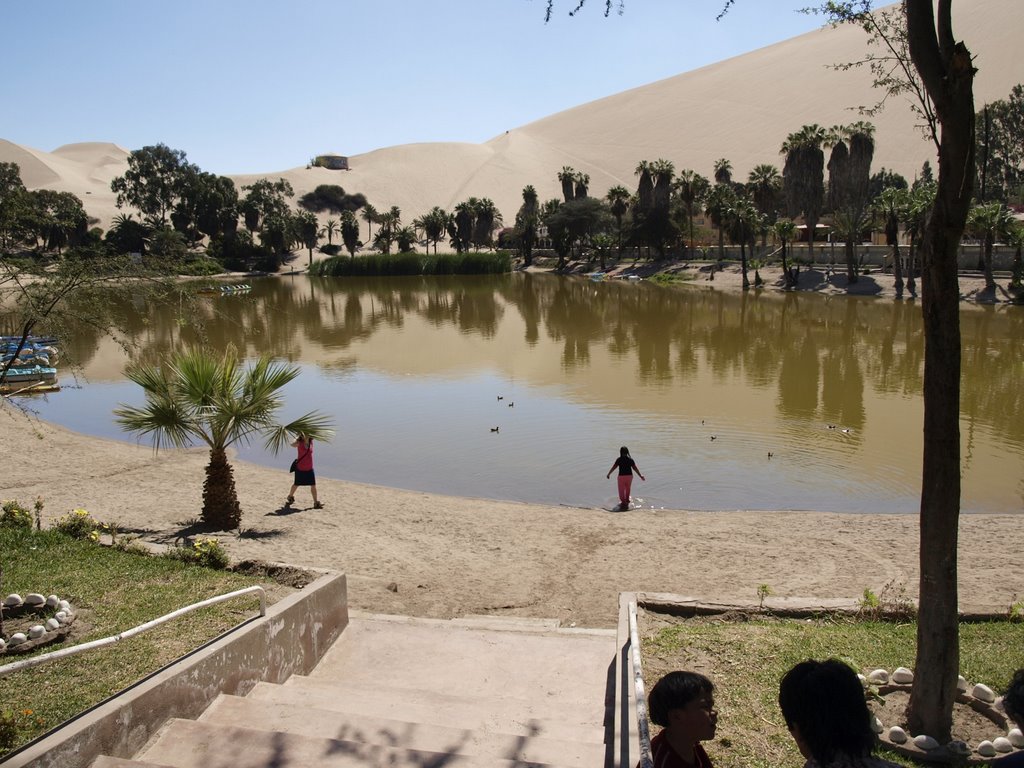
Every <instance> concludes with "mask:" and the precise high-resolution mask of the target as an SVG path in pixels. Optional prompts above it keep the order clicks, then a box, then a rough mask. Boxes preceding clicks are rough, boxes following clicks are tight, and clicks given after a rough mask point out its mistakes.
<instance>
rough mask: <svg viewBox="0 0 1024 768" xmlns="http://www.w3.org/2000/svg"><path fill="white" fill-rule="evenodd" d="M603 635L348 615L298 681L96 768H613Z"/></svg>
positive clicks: (481, 620)
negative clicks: (346, 622)
mask: <svg viewBox="0 0 1024 768" xmlns="http://www.w3.org/2000/svg"><path fill="white" fill-rule="evenodd" d="M615 656H616V633H615V631H614V630H607V631H605V630H579V631H577V630H562V629H558V628H557V626H556V623H555V622H550V621H542V620H531V619H508V620H506V619H495V618H493V617H478V618H469V619H460V620H454V621H435V620H429V619H409V618H402V617H384V616H368V615H362V616H353V617H351V620H350V623H349V625H348V627H347V628H346V629H345V631H344V632H343V633H342V636H341V638H340V639H339V640H338V641H337V642H336V643H335V644H334V645H333V646H332V647H331V648H330V649H329V650H328V651H327V652H326V653H325V655H324V657H323V658H322V660H321V661H320V663H319V664H318V665H317V666H316V667H315V669H313V670H312V671H311V672H310V673H309V674H308V675H292V676H291V677H290V678H288V679H287V680H286V681H285V682H284V683H281V684H273V683H266V682H260V683H257V684H256V685H255V687H254V688H253V689H252V690H251V691H249V693H248V694H247V695H246V696H232V695H226V694H221V695H219V696H218V697H217V698H216V700H215V701H214V702H213V704H212V705H211V706H210V707H209V708H207V709H206V711H205V712H204V713H203V714H202V715H201V716H200V717H199V718H198V720H185V719H173V720H171V721H169V722H168V723H167V724H166V725H165V726H164V727H163V728H162V729H161V730H160V732H159V733H158V734H157V735H156V737H155V738H154V739H152V740H151V741H150V743H149V744H148V745H147V746H146V747H145V748H144V749H143V750H142V751H141V752H140V753H139V754H138V755H136V757H135V759H134V760H126V759H122V758H113V757H105V756H104V757H99V758H97V759H96V760H95V761H94V762H93V764H92V765H93V766H94V768H120V767H127V766H137V767H140V768H155V767H156V766H165V767H166V768H229V766H230V768H271V767H273V768H285V766H288V767H291V766H302V767H303V768H307V767H310V768H311V767H313V766H325V767H330V768H335V766H360V767H361V768H364V767H365V766H389V767H390V768H401V767H402V766H453V767H454V766H458V767H459V768H462V766H489V767H492V768H499V767H500V766H518V767H519V768H526V766H552V767H555V766H565V767H566V768H585V767H595V768H597V767H600V766H611V765H613V764H614V761H613V760H612V755H613V747H612V745H611V741H612V739H611V736H610V734H611V722H612V717H611V708H612V704H613V702H612V698H611V696H612V690H611V689H612V688H613V687H614V686H612V685H611V684H610V682H611V680H612V676H613V674H614V662H615Z"/></svg>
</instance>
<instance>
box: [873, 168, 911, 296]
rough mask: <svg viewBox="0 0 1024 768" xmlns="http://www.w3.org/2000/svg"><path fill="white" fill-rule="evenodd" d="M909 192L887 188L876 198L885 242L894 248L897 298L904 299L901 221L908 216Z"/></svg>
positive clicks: (876, 211) (894, 276)
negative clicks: (906, 211) (906, 212)
mask: <svg viewBox="0 0 1024 768" xmlns="http://www.w3.org/2000/svg"><path fill="white" fill-rule="evenodd" d="M909 197H910V193H909V191H907V190H905V189H900V188H898V187H886V188H885V189H883V190H882V191H881V193H879V195H878V197H876V198H875V203H874V210H875V215H876V216H878V218H879V219H880V220H881V223H882V228H883V229H884V230H885V242H886V245H888V246H889V247H890V248H892V273H893V278H894V281H895V283H894V286H895V289H896V298H897V299H900V298H903V264H902V259H901V258H900V221H902V220H903V219H904V218H905V216H906V214H905V210H906V207H907V205H908V204H909Z"/></svg>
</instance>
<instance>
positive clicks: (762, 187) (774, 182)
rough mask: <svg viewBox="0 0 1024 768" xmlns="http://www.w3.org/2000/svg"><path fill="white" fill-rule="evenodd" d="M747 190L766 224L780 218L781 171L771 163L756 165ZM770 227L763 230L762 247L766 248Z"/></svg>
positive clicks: (748, 181)
mask: <svg viewBox="0 0 1024 768" xmlns="http://www.w3.org/2000/svg"><path fill="white" fill-rule="evenodd" d="M747 189H748V190H750V197H751V199H752V200H753V201H754V205H756V206H757V210H759V211H760V212H761V213H762V215H763V216H764V217H765V223H766V224H768V225H771V224H773V223H774V222H775V219H776V217H777V216H778V206H779V202H780V201H779V194H780V192H781V191H782V175H781V174H780V173H779V169H778V168H776V167H775V166H774V165H771V164H770V163H761V164H760V165H755V166H754V167H753V169H752V170H751V171H750V174H749V175H748V176H747ZM767 237H768V227H767V226H766V227H764V228H762V230H761V247H762V248H765V246H766V240H767Z"/></svg>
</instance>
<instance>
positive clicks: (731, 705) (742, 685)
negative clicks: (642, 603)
mask: <svg viewBox="0 0 1024 768" xmlns="http://www.w3.org/2000/svg"><path fill="white" fill-rule="evenodd" d="M641 631H642V640H641V649H642V654H643V670H644V683H645V686H646V688H647V689H648V690H650V688H651V687H652V686H653V685H654V683H655V682H657V680H658V679H659V678H660V677H661V676H662V675H664V674H665V673H667V672H670V671H672V670H674V669H692V670H696V671H698V672H702V673H703V674H706V675H707V676H708V677H710V678H711V680H712V681H713V682H714V683H715V702H716V704H717V706H718V711H719V717H718V734H717V736H716V737H715V740H714V741H713V742H711V743H710V744H708V745H706V746H707V748H708V753H709V754H710V755H711V759H712V760H713V761H714V763H715V765H716V766H717V767H718V768H739V767H740V766H746V767H747V768H768V767H769V766H779V765H803V762H804V761H803V759H802V758H801V757H800V754H799V752H798V750H797V748H796V745H795V744H794V743H793V739H792V737H791V736H790V735H789V732H788V730H787V729H786V726H785V722H784V721H783V719H782V714H781V713H780V712H779V706H778V694H779V680H781V679H782V676H783V675H784V674H785V673H786V672H787V671H788V670H789V669H790V667H792V666H793V665H794V664H796V663H798V662H800V661H804V660H805V659H808V658H816V659H823V658H828V657H836V658H839V659H842V660H844V661H846V662H847V663H849V664H850V665H851V666H852V667H853V668H854V669H856V670H858V671H860V672H862V673H865V672H869V671H871V670H872V669H877V668H879V667H881V668H884V669H888V670H889V671H892V670H893V669H895V668H896V667H898V666H905V667H912V666H913V663H914V654H915V646H916V631H917V629H916V625H915V624H914V623H913V622H904V623H895V622H886V621H857V620H854V619H849V618H837V617H826V618H821V619H816V620H796V619H793V620H788V619H772V618H767V617H766V618H760V617H754V618H748V617H743V618H742V620H739V619H737V620H734V621H733V620H729V619H728V618H725V617H722V616H710V617H698V618H692V619H677V618H674V617H670V616H665V615H662V614H656V613H646V612H641ZM1022 649H1024V625H1021V624H1020V623H1015V622H1009V621H994V622H984V623H971V624H961V625H960V672H961V674H962V675H963V676H964V677H966V678H967V679H968V680H969V681H970V682H972V683H975V682H983V683H985V684H986V685H988V686H990V687H992V688H994V689H995V690H997V691H998V690H1003V689H1004V688H1005V687H1006V685H1007V684H1008V683H1009V681H1010V678H1011V677H1012V675H1013V671H1014V670H1015V669H1017V668H1018V667H1021V666H1024V651H1022ZM883 722H886V719H885V718H883ZM895 724H897V720H896V718H895V716H894V717H893V718H892V719H889V721H888V722H886V725H895ZM997 735H1001V734H1000V733H998V731H997V729H995V727H993V732H992V736H993V737H994V736H997ZM885 757H886V759H889V760H892V761H893V762H896V763H900V764H903V765H908V766H910V765H914V763H912V762H910V761H908V760H907V759H906V758H904V757H901V756H899V755H893V754H886V755H885Z"/></svg>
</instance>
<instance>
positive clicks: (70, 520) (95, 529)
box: [53, 509, 103, 541]
mask: <svg viewBox="0 0 1024 768" xmlns="http://www.w3.org/2000/svg"><path fill="white" fill-rule="evenodd" d="M53 527H54V530H56V531H59V532H60V533H63V534H64V535H65V536H70V537H71V538H73V539H92V540H93V541H96V540H97V539H98V538H99V532H100V529H101V528H102V527H103V525H102V523H100V522H99V521H98V520H96V519H95V518H93V516H92V515H90V514H89V513H88V512H86V511H85V510H84V509H75V510H72V511H71V512H68V513H67V514H66V515H64V517H62V518H60V520H58V521H57V522H56V523H55V524H54V526H53Z"/></svg>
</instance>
